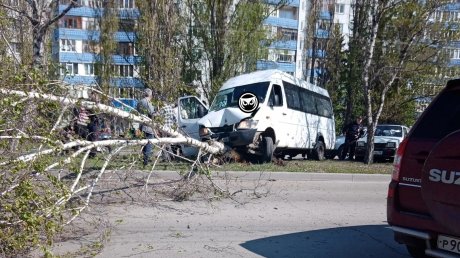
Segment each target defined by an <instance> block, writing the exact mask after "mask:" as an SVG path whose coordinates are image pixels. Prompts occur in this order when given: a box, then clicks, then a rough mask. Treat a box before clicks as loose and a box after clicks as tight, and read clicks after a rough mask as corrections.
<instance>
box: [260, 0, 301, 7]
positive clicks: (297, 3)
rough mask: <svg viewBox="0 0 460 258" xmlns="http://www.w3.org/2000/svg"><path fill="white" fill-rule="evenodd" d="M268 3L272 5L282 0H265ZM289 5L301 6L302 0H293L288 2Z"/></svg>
mask: <svg viewBox="0 0 460 258" xmlns="http://www.w3.org/2000/svg"><path fill="white" fill-rule="evenodd" d="M265 2H266V3H267V4H271V5H277V4H279V3H280V2H281V0H266V1H265ZM286 5H287V6H294V7H299V6H300V0H291V1H287V2H286Z"/></svg>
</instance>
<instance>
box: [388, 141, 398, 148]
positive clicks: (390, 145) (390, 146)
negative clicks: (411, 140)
mask: <svg viewBox="0 0 460 258" xmlns="http://www.w3.org/2000/svg"><path fill="white" fill-rule="evenodd" d="M386 147H387V148H396V142H387V145H386Z"/></svg>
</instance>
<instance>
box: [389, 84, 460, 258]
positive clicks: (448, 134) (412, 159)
mask: <svg viewBox="0 0 460 258" xmlns="http://www.w3.org/2000/svg"><path fill="white" fill-rule="evenodd" d="M387 218H388V223H389V224H390V225H391V228H392V229H393V231H394V236H395V240H396V241H397V242H399V243H401V244H405V245H406V246H407V249H408V251H409V253H410V254H411V255H412V256H413V257H427V256H433V257H460V79H458V80H452V81H449V82H448V83H447V86H446V88H444V89H443V90H442V92H441V93H440V94H439V95H438V96H437V97H436V98H435V99H434V100H433V102H432V103H431V104H430V106H429V107H428V108H427V109H426V111H425V112H424V113H423V114H422V116H421V117H420V118H419V119H418V121H417V122H416V124H415V125H414V126H413V127H412V129H411V132H410V133H409V134H408V136H407V137H406V138H405V139H404V140H403V141H402V142H401V144H400V145H399V148H398V151H397V153H396V156H395V161H394V171H393V175H392V180H391V183H390V185H389V189H388V202H387Z"/></svg>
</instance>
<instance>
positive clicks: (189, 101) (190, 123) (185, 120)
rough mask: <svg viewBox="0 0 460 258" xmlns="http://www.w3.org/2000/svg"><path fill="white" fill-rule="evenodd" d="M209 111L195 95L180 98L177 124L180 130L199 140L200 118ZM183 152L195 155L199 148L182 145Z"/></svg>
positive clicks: (187, 154)
mask: <svg viewBox="0 0 460 258" xmlns="http://www.w3.org/2000/svg"><path fill="white" fill-rule="evenodd" d="M207 113H208V108H207V107H206V105H205V104H203V102H201V101H200V100H199V99H198V98H197V97H195V96H186V97H182V98H179V100H178V108H177V124H178V127H179V130H178V131H179V132H180V133H182V134H184V135H185V136H188V137H191V138H194V139H197V140H199V139H200V136H199V134H198V130H199V125H198V120H200V118H202V117H203V116H205V115H206V114H207ZM181 148H182V153H183V154H184V155H185V156H193V155H196V154H197V153H198V149H197V148H195V147H190V146H182V147H181Z"/></svg>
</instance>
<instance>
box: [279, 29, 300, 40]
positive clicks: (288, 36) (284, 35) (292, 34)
mask: <svg viewBox="0 0 460 258" xmlns="http://www.w3.org/2000/svg"><path fill="white" fill-rule="evenodd" d="M278 35H279V36H280V38H281V40H297V30H293V29H285V28H281V27H278Z"/></svg>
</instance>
